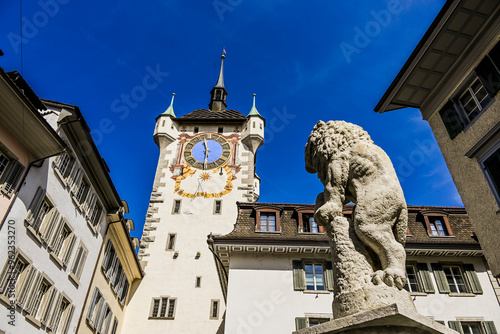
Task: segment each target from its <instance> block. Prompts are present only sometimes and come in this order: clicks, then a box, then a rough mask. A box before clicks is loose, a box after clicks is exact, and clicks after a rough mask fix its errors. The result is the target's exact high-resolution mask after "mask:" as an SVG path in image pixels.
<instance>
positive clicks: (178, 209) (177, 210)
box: [172, 199, 181, 214]
mask: <svg viewBox="0 0 500 334" xmlns="http://www.w3.org/2000/svg"><path fill="white" fill-rule="evenodd" d="M180 212H181V200H180V199H176V200H174V205H173V206H172V214H179V213H180Z"/></svg>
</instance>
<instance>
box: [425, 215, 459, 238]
mask: <svg viewBox="0 0 500 334" xmlns="http://www.w3.org/2000/svg"><path fill="white" fill-rule="evenodd" d="M421 214H422V215H423V216H424V221H425V225H426V227H427V234H428V235H429V236H430V237H448V236H453V231H452V230H451V226H450V223H449V221H448V214H447V213H446V212H444V211H433V210H425V211H422V212H421Z"/></svg>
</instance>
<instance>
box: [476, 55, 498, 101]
mask: <svg viewBox="0 0 500 334" xmlns="http://www.w3.org/2000/svg"><path fill="white" fill-rule="evenodd" d="M476 74H477V76H478V77H479V80H480V81H481V83H482V84H483V86H484V88H485V89H486V91H487V92H488V95H489V96H490V97H495V95H496V93H497V92H498V91H499V90H500V73H499V72H498V71H497V69H496V68H495V65H494V64H493V62H492V61H491V59H490V58H489V57H488V56H486V57H484V59H483V60H482V61H481V62H480V63H479V65H477V67H476Z"/></svg>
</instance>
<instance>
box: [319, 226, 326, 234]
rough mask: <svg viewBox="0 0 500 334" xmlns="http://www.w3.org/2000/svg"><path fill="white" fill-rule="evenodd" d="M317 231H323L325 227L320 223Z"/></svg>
mask: <svg viewBox="0 0 500 334" xmlns="http://www.w3.org/2000/svg"><path fill="white" fill-rule="evenodd" d="M318 231H319V233H325V228H324V227H323V226H321V225H319V226H318Z"/></svg>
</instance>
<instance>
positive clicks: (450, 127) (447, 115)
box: [439, 101, 464, 139]
mask: <svg viewBox="0 0 500 334" xmlns="http://www.w3.org/2000/svg"><path fill="white" fill-rule="evenodd" d="M439 115H441V119H442V120H443V123H444V126H445V127H446V130H447V131H448V134H449V135H450V138H451V139H453V138H455V137H456V136H457V135H458V134H459V133H460V131H462V130H463V128H464V124H463V123H462V120H461V119H460V117H459V116H458V113H457V110H456V109H455V106H454V105H453V102H452V101H449V102H448V103H446V104H445V105H444V107H443V108H442V109H441V110H440V111H439Z"/></svg>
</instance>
